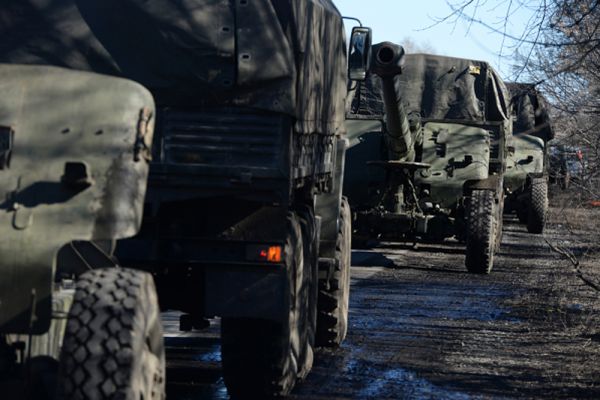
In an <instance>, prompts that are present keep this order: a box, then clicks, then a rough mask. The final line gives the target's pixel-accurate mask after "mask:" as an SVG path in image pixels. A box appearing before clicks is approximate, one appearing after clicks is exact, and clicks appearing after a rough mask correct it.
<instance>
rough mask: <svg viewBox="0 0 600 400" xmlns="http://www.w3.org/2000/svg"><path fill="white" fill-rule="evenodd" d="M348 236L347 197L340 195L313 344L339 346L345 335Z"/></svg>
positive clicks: (348, 271)
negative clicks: (332, 251)
mask: <svg viewBox="0 0 600 400" xmlns="http://www.w3.org/2000/svg"><path fill="white" fill-rule="evenodd" d="M351 237H352V215H351V213H350V204H348V199H346V198H345V197H343V198H342V205H341V207H340V223H339V227H338V235H337V240H336V246H335V252H336V255H335V258H336V260H337V265H336V267H335V270H334V271H333V276H332V277H331V278H330V279H329V280H327V279H320V280H319V300H318V314H317V337H316V343H317V346H324V347H335V346H339V345H340V344H341V343H342V342H343V341H344V339H345V338H346V332H347V331H348V303H349V297H350V257H351V254H350V253H351V247H352V245H351Z"/></svg>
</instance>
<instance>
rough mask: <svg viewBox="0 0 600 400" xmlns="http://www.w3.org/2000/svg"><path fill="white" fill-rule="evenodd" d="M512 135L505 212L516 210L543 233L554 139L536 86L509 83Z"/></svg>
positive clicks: (531, 227) (523, 220)
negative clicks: (550, 148)
mask: <svg viewBox="0 0 600 400" xmlns="http://www.w3.org/2000/svg"><path fill="white" fill-rule="evenodd" d="M506 85H507V87H508V89H509V90H510V92H511V96H512V100H511V102H512V104H513V138H512V143H511V145H510V146H509V154H508V164H507V167H506V174H505V175H504V185H505V189H506V192H507V196H506V206H505V212H507V213H510V212H516V213H517V216H518V218H519V220H520V221H521V223H524V224H526V225H527V230H528V231H529V232H531V233H542V232H543V230H544V225H545V224H546V214H547V212H548V169H549V168H548V162H549V161H548V155H547V152H548V142H549V141H550V140H552V139H553V138H554V131H553V130H552V125H551V124H550V116H549V115H548V110H547V108H546V102H545V100H544V98H543V97H542V95H541V94H540V93H539V92H538V91H537V90H536V88H535V85H532V84H524V83H507V84H506Z"/></svg>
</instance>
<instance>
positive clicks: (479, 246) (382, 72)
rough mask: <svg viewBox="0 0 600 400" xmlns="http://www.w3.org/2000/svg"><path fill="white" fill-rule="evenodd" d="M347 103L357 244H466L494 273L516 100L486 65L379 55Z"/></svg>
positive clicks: (470, 256)
mask: <svg viewBox="0 0 600 400" xmlns="http://www.w3.org/2000/svg"><path fill="white" fill-rule="evenodd" d="M372 57H373V59H372V62H371V69H372V72H373V75H372V76H371V78H370V79H368V80H367V82H366V84H360V85H358V86H357V88H356V90H355V91H354V94H353V96H351V98H350V99H349V101H348V112H347V119H348V131H349V139H350V141H351V145H350V146H351V147H350V149H349V150H348V152H347V160H346V176H345V182H346V184H345V194H346V195H347V196H348V197H349V200H350V203H351V206H352V208H353V210H354V211H355V218H356V220H355V229H354V234H355V237H357V238H358V239H365V238H373V237H378V238H382V239H389V240H417V239H422V240H433V241H439V240H443V239H444V238H447V237H451V236H456V237H457V238H459V239H460V240H465V241H466V260H465V264H466V267H467V269H468V271H470V272H474V273H489V272H490V271H491V269H492V265H493V257H494V253H495V251H496V250H497V248H498V246H499V243H500V239H501V234H502V218H501V216H502V207H503V173H504V170H505V168H506V146H507V138H509V137H510V135H511V124H510V113H509V98H508V95H507V92H506V88H505V86H504V84H503V82H502V81H501V80H500V78H499V76H498V74H497V73H496V72H495V71H494V70H493V69H492V68H491V67H490V66H489V64H488V63H486V62H482V61H473V60H465V59H459V58H452V57H442V56H435V55H427V54H412V55H405V54H404V51H403V49H402V48H401V47H400V46H397V45H394V44H392V43H389V42H386V43H381V44H379V45H376V46H374V47H373V56H372Z"/></svg>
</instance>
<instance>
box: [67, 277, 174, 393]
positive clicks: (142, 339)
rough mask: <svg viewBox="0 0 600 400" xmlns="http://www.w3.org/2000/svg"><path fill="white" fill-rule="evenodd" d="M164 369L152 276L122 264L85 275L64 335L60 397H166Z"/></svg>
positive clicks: (162, 347) (77, 292)
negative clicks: (124, 266) (119, 266)
mask: <svg viewBox="0 0 600 400" xmlns="http://www.w3.org/2000/svg"><path fill="white" fill-rule="evenodd" d="M165 372H166V370H165V352H164V345H163V336H162V323H161V319H160V311H159V306H158V300H157V296H156V290H155V287H154V281H153V278H152V276H151V275H150V274H148V273H146V272H142V271H136V270H130V269H121V268H103V269H96V270H91V271H88V272H86V273H84V274H83V275H81V277H80V278H79V280H78V281H77V288H76V291H75V297H74V300H73V305H72V306H71V310H70V311H69V317H68V321H67V327H66V331H65V336H64V339H63V347H62V351H61V356H60V372H59V381H58V395H59V396H58V397H59V398H64V399H132V400H133V399H146V400H154V399H164V398H165Z"/></svg>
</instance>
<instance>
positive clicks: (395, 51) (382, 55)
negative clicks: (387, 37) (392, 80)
mask: <svg viewBox="0 0 600 400" xmlns="http://www.w3.org/2000/svg"><path fill="white" fill-rule="evenodd" d="M372 54H373V56H372V57H373V59H372V60H371V65H372V71H373V72H374V73H375V74H377V75H378V76H380V77H381V78H386V77H394V76H396V75H398V74H401V73H402V66H403V65H404V54H405V53H404V48H403V47H402V46H400V45H397V44H395V43H392V42H383V43H379V44H376V45H375V46H373V53H372Z"/></svg>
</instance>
